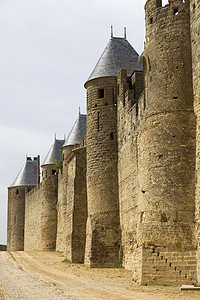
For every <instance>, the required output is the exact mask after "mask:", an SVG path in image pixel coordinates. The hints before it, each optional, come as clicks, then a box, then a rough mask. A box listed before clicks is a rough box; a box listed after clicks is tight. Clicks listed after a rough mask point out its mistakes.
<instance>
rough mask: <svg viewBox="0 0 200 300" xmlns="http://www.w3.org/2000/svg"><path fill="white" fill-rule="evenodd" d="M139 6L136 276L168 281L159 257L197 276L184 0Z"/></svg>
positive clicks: (178, 277)
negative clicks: (142, 33)
mask: <svg viewBox="0 0 200 300" xmlns="http://www.w3.org/2000/svg"><path fill="white" fill-rule="evenodd" d="M145 12H146V41H147V44H146V49H145V51H144V53H143V71H144V103H143V106H144V109H145V111H144V114H143V116H142V118H141V119H140V127H139V131H138V223H137V247H138V249H137V251H136V252H137V253H138V252H140V255H141V256H140V257H141V261H142V276H141V279H139V280H141V283H142V284H146V283H156V282H157V283H158V282H159V283H167V281H168V279H167V278H166V279H165V273H166V271H164V268H163V265H162V264H163V262H162V260H164V258H165V262H166V266H167V268H168V267H169V268H170V270H171V272H168V274H170V276H169V277H170V278H169V281H170V283H171V284H173V283H176V282H183V281H184V280H185V282H188V283H191V282H195V281H196V252H195V250H196V245H195V240H194V212H195V197H194V196H195V122H196V120H195V115H194V111H193V88H192V68H191V66H192V64H191V44H190V16H189V1H187V0H186V1H184V2H183V1H181V0H179V1H172V0H171V1H169V4H168V5H166V6H165V7H162V1H155V0H148V1H147V3H146V5H145ZM183 36H184V39H183V38H182V37H183ZM186 78H187V80H186ZM139 249H140V250H139ZM171 251H174V252H176V254H174V255H178V253H180V254H181V256H182V260H183V261H187V259H188V257H187V255H188V253H189V252H188V251H190V255H189V256H191V257H192V263H191V264H190V266H187V268H185V267H184V268H182V269H181V270H179V273H178V272H177V270H178V269H177V266H176V263H175V261H173V259H172V256H173V255H172V256H171ZM161 253H162V255H160V254H161ZM161 257H162V258H161ZM152 262H153V263H152ZM178 264H179V263H178ZM183 273H184V276H182V275H183Z"/></svg>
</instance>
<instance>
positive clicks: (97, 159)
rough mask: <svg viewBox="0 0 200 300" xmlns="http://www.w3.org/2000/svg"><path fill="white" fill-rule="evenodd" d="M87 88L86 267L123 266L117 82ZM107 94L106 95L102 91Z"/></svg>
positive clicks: (106, 81)
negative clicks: (120, 262)
mask: <svg viewBox="0 0 200 300" xmlns="http://www.w3.org/2000/svg"><path fill="white" fill-rule="evenodd" d="M86 88H87V196H88V220H87V237H86V255H85V263H86V264H88V265H89V266H91V267H96V266H105V267H113V266H117V265H119V260H120V259H119V252H120V228H119V203H118V202H119V199H118V174H117V108H116V93H117V80H116V78H115V77H113V78H112V77H108V78H99V79H95V80H92V81H89V82H87V83H86ZM102 90H104V95H102V94H101V91H102Z"/></svg>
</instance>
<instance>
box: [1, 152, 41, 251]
mask: <svg viewBox="0 0 200 300" xmlns="http://www.w3.org/2000/svg"><path fill="white" fill-rule="evenodd" d="M37 174H38V168H37V157H35V158H34V160H32V159H31V157H27V160H26V163H25V165H24V166H23V168H22V169H21V171H20V173H19V174H18V176H17V178H16V179H15V181H14V182H13V184H12V185H11V186H9V187H8V226H7V250H8V251H23V250H24V221H25V196H26V193H28V192H29V191H30V190H31V189H32V188H33V187H34V186H36V185H37V181H38V177H37Z"/></svg>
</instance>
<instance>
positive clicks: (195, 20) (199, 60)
mask: <svg viewBox="0 0 200 300" xmlns="http://www.w3.org/2000/svg"><path fill="white" fill-rule="evenodd" d="M190 24H191V44H192V68H193V89H194V110H195V114H196V118H197V123H196V240H197V246H198V249H199V247H200V2H199V1H195V0H191V1H190ZM197 259H198V261H197V262H198V264H197V265H198V281H200V254H199V251H198V257H197Z"/></svg>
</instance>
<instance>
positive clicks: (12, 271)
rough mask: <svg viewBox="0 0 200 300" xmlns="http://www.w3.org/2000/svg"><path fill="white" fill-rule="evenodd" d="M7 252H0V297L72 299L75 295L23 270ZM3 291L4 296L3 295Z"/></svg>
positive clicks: (32, 299)
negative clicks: (67, 293) (66, 292)
mask: <svg viewBox="0 0 200 300" xmlns="http://www.w3.org/2000/svg"><path fill="white" fill-rule="evenodd" d="M9 256H10V255H9V254H8V253H7V252H0V287H1V285H2V286H3V291H2V292H1V289H0V299H7V300H16V299H20V300H23V299H26V300H41V299H44V300H48V299H49V300H50V299H51V300H52V299H71V300H72V299H73V300H76V299H77V298H76V297H73V296H71V295H66V294H64V293H63V291H62V290H61V289H59V288H58V287H57V286H56V285H55V284H54V283H51V282H48V281H44V280H42V279H36V278H34V277H32V276H31V275H29V274H27V273H26V272H24V271H23V267H20V266H19V265H18V264H17V263H16V261H15V260H12V259H11V258H10V257H9ZM3 293H4V296H3Z"/></svg>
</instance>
